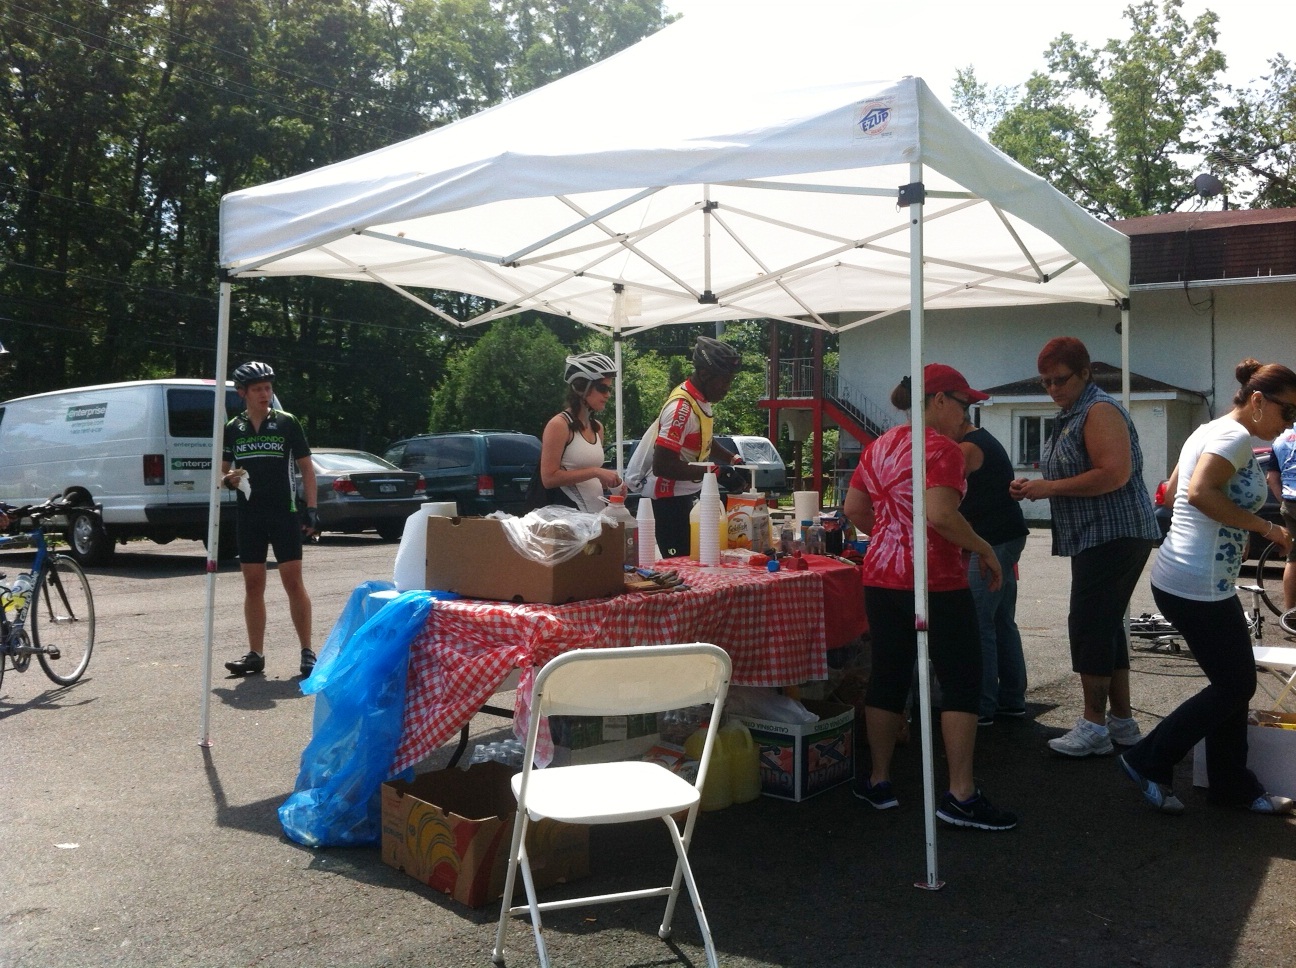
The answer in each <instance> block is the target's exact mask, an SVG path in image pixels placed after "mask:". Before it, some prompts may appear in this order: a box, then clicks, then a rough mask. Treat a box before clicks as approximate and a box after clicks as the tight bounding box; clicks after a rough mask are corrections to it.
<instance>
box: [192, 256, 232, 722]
mask: <svg viewBox="0 0 1296 968" xmlns="http://www.w3.org/2000/svg"><path fill="white" fill-rule="evenodd" d="M230 289H231V287H230V284H229V283H228V282H222V283H221V285H220V310H219V312H218V317H217V322H216V392H215V394H214V397H215V403H216V406H215V408H214V409H213V412H212V457H211V481H210V482H209V485H208V489H207V614H206V617H205V622H206V630H205V633H204V643H203V659H202V677H201V681H202V697H201V699H200V702H199V704H200V708H201V710H202V715H201V719H202V725H201V726H200V728H199V739H198V745H199V746H202V747H210V746H211V689H212V649H213V643H214V639H215V634H216V568H217V566H218V564H219V553H220V475H219V474H218V473H217V472H218V470H219V468H220V465H221V444H222V438H223V436H224V432H225V393H224V390H225V371H226V369H227V366H228V363H229V317H230Z"/></svg>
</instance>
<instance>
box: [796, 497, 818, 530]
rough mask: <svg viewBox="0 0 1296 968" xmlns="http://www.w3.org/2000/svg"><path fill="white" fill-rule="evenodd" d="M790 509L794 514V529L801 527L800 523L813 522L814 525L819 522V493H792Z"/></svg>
mask: <svg viewBox="0 0 1296 968" xmlns="http://www.w3.org/2000/svg"><path fill="white" fill-rule="evenodd" d="M792 508H793V510H794V511H795V512H796V527H797V528H800V527H801V522H802V521H807V520H809V521H813V522H815V523H816V524H817V523H818V521H819V492H818V491H793V492H792Z"/></svg>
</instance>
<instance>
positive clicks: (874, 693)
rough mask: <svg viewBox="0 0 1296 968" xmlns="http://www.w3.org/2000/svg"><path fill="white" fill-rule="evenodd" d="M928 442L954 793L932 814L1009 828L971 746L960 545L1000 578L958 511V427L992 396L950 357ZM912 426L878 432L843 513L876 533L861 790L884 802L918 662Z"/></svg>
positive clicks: (971, 620)
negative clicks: (977, 772) (977, 771)
mask: <svg viewBox="0 0 1296 968" xmlns="http://www.w3.org/2000/svg"><path fill="white" fill-rule="evenodd" d="M923 385H924V391H925V397H924V399H923V424H924V426H925V427H926V434H925V436H924V441H925V447H926V471H927V479H926V489H925V492H924V493H925V496H926V508H927V534H926V540H927V600H928V645H929V648H930V655H931V662H932V667H933V668H934V669H935V671H936V677H937V679H938V680H939V681H940V686H941V735H942V736H943V738H944V741H945V758H946V760H947V761H948V764H949V790H948V791H947V792H946V793H945V795H944V796H943V797H942V798H941V800H940V804H939V806H938V808H937V810H936V815H937V816H938V817H940V819H941V820H943V821H945V822H946V823H949V824H953V825H955V826H960V827H976V828H979V829H981V830H1009V829H1011V828H1012V827H1015V826H1016V825H1017V817H1016V815H1015V814H1013V813H1010V812H1009V811H1007V810H1001V809H999V808H998V807H995V806H994V805H992V804H991V803H990V801H989V800H988V799H987V798H986V797H985V796H984V795H983V794H982V793H981V792H980V791H979V790H978V789H977V788H976V785H975V783H974V781H973V778H972V753H973V749H974V748H975V745H976V729H977V714H978V710H979V708H980V700H981V638H980V631H979V625H978V623H977V616H976V605H975V604H974V602H973V600H972V593H971V591H970V590H969V589H968V579H967V561H966V559H965V557H964V552H974V553H976V554H977V555H979V556H980V558H981V561H982V564H983V567H984V569H985V572H986V575H987V584H988V585H989V587H991V588H997V587H998V585H999V582H1000V580H1001V578H1002V573H1001V570H1000V567H999V562H998V560H997V559H996V558H995V554H994V550H993V549H992V548H991V547H990V544H989V543H988V542H987V541H986V540H985V539H984V538H982V537H981V536H980V535H978V534H977V533H976V532H975V531H973V530H972V526H971V525H969V524H968V523H967V520H966V519H965V518H964V517H963V516H962V515H961V514H960V513H959V503H960V502H961V501H962V499H963V494H964V492H965V491H966V490H967V482H966V479H965V477H964V473H963V452H962V451H961V450H960V449H959V446H958V444H957V443H955V442H954V440H953V439H952V438H951V435H953V434H955V433H957V432H958V430H959V428H960V427H961V426H962V424H963V419H964V417H965V416H966V414H967V410H968V407H969V406H971V405H972V404H973V403H979V402H980V401H982V400H985V399H986V394H984V393H981V392H980V391H977V390H973V389H972V388H971V387H970V386H968V382H967V380H966V379H964V377H963V374H961V373H959V371H958V370H956V369H954V368H953V367H950V366H945V365H943V364H940V363H930V364H928V365H927V366H926V367H924V369H923ZM891 402H892V403H893V404H894V405H895V406H896V407H897V408H898V409H901V410H908V409H910V406H911V391H910V383H909V378H908V377H906V378H905V379H904V380H902V381H901V383H900V385H899V386H898V387H896V388H895V390H894V391H893V392H892V394H891ZM912 441H913V433H912V429H911V428H910V427H909V426H902V427H895V428H893V429H891V430H888V431H887V432H886V433H885V434H883V435H882V436H881V437H879V438H878V439H877V440H875V441H873V443H871V444H870V445H869V446H868V447H867V448H866V449H865V450H864V453H863V454H862V455H861V457H860V463H859V467H857V468H856V469H855V475H854V476H853V477H852V478H851V484H850V490H849V491H848V492H847V496H846V502H845V511H846V515H847V517H849V518H850V519H851V521H852V522H854V523H855V525H856V526H857V527H858V528H860V530H861V531H864V532H866V533H868V535H869V548H868V553H867V554H866V555H865V556H864V575H863V578H864V608H865V610H866V611H867V613H868V619H869V630H870V634H871V637H872V647H873V655H872V659H873V666H872V673H871V677H870V679H869V686H868V694H867V696H866V697H865V710H864V715H865V720H866V722H867V724H868V742H869V751H870V753H871V754H872V773H871V774H870V776H869V778H868V779H867V780H864V781H862V782H860V783H859V784H857V786H856V789H855V795H856V796H858V797H859V798H860V799H862V800H864V801H866V802H867V803H869V804H870V805H871V806H873V807H874V808H876V809H878V810H888V809H890V808H892V807H896V806H899V801H898V800H897V799H896V796H895V794H894V792H893V791H892V787H891V759H892V755H893V754H894V752H895V744H896V738H897V737H898V735H899V733H900V730H901V728H902V727H903V726H904V722H905V702H906V699H907V698H908V694H909V687H910V683H911V682H912V678H913V670H914V662H915V661H916V659H917V647H918V636H917V632H916V631H915V622H914V570H913V567H914V566H913V548H914V528H913V495H914V481H913V457H912V450H911V445H912Z"/></svg>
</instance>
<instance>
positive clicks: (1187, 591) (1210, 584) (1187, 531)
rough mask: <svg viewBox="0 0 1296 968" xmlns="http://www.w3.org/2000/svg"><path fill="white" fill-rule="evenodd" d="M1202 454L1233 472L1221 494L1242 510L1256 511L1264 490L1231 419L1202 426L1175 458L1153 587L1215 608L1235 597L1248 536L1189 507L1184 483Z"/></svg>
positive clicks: (1245, 436)
mask: <svg viewBox="0 0 1296 968" xmlns="http://www.w3.org/2000/svg"><path fill="white" fill-rule="evenodd" d="M1203 454H1216V455H1218V456H1220V457H1223V458H1224V459H1225V460H1226V461H1228V462H1229V463H1230V464H1232V465H1233V466H1234V467H1235V468H1237V470H1236V472H1235V473H1234V474H1233V476H1232V477H1230V478H1229V479H1228V483H1227V484H1225V486H1224V493H1225V494H1227V495H1228V498H1229V500H1231V501H1232V502H1233V503H1234V504H1236V505H1237V506H1238V507H1240V508H1243V509H1245V510H1247V511H1259V510H1260V508H1261V507H1263V506H1264V502H1265V494H1266V492H1267V491H1268V484H1267V483H1266V481H1265V476H1264V473H1263V472H1262V471H1261V470H1260V465H1259V464H1257V463H1256V459H1255V454H1254V452H1253V451H1252V447H1251V435H1250V434H1249V433H1247V430H1246V428H1245V427H1243V426H1242V425H1241V424H1240V423H1238V422H1237V421H1236V420H1234V419H1233V418H1232V417H1220V418H1218V419H1217V420H1212V421H1211V422H1210V423H1207V424H1202V425H1201V426H1200V427H1198V428H1197V429H1196V430H1194V431H1193V432H1192V434H1191V435H1190V436H1189V437H1188V439H1187V440H1186V441H1185V442H1184V445H1183V449H1182V450H1181V451H1180V452H1179V483H1178V488H1177V490H1176V491H1175V498H1174V517H1173V519H1172V521H1171V524H1170V533H1169V534H1168V535H1166V539H1165V541H1163V542H1162V544H1161V547H1160V549H1159V550H1158V551H1157V557H1156V562H1155V563H1154V564H1153V566H1152V584H1154V585H1156V587H1157V588H1160V589H1162V590H1163V591H1167V592H1170V593H1171V594H1172V595H1178V596H1179V597H1180V598H1187V599H1191V600H1193V601H1199V602H1214V601H1220V600H1222V599H1225V598H1228V597H1230V596H1231V595H1233V594H1234V586H1235V585H1236V583H1237V577H1238V572H1239V571H1241V569H1242V559H1243V556H1244V555H1245V553H1246V543H1247V532H1246V530H1245V529H1243V528H1234V527H1229V526H1228V525H1225V524H1221V523H1220V522H1219V521H1216V520H1215V519H1214V518H1211V517H1207V516H1206V515H1205V514H1203V513H1202V512H1201V511H1199V510H1197V508H1195V507H1193V506H1192V505H1191V504H1189V503H1188V482H1189V481H1190V480H1192V475H1193V471H1194V470H1195V469H1196V467H1197V462H1198V461H1199V460H1200V459H1201V456H1202V455H1203Z"/></svg>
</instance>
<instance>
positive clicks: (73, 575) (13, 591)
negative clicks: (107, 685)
mask: <svg viewBox="0 0 1296 968" xmlns="http://www.w3.org/2000/svg"><path fill="white" fill-rule="evenodd" d="M68 509H69V505H67V504H64V503H62V502H58V501H47V502H45V503H44V504H33V505H27V506H25V507H20V508H14V509H12V510H10V511H9V512H8V515H9V518H10V520H11V521H12V522H22V521H23V520H25V519H28V518H30V519H31V522H32V529H31V530H30V531H20V532H19V533H17V534H12V535H0V549H3V548H8V547H13V546H20V547H30V546H31V545H32V544H34V545H35V546H36V558H35V560H34V561H33V562H32V570H31V571H30V572H23V573H22V574H20V575H18V576H16V577H15V578H14V579H13V581H12V582H9V583H8V584H2V583H0V683H3V682H4V672H5V665H6V664H11V665H12V666H13V669H14V671H15V672H26V671H27V667H28V666H29V665H30V664H31V660H32V656H33V655H34V656H36V658H37V659H38V660H39V661H40V665H41V668H42V669H44V670H45V674H46V675H47V676H49V677H50V679H51V680H52V681H54V682H55V683H57V684H58V685H60V686H70V685H72V683H74V682H76V681H77V680H78V679H80V678H81V677H82V676H83V675H84V674H85V671H86V668H87V667H88V666H89V665H90V655H91V653H92V652H93V651H94V636H95V616H94V597H93V596H92V595H91V594H90V582H89V581H88V580H87V579H86V575H85V572H84V571H82V569H81V566H80V565H78V564H77V563H76V562H75V561H73V560H72V559H71V558H69V557H68V556H67V555H61V554H51V553H50V552H49V548H48V545H47V544H46V542H45V529H44V528H43V527H42V526H41V522H42V521H43V520H44V519H45V518H51V517H60V516H64V515H66V514H67V512H68ZM3 577H4V576H3V575H0V578H3Z"/></svg>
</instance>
